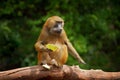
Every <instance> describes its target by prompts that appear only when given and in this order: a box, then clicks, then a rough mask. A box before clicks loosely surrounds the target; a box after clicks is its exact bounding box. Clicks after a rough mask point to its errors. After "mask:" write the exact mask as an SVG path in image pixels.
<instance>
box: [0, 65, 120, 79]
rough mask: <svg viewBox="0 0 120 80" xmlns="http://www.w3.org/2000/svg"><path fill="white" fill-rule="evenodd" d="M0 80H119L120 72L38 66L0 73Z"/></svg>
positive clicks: (75, 67)
mask: <svg viewBox="0 0 120 80" xmlns="http://www.w3.org/2000/svg"><path fill="white" fill-rule="evenodd" d="M0 80H120V72H104V71H102V70H93V69H91V70H84V69H80V68H79V67H78V66H67V65H64V66H63V67H62V68H57V67H52V68H51V69H50V70H47V69H45V68H43V67H42V66H40V65H37V66H31V67H23V68H18V69H13V70H8V71H2V72H0Z"/></svg>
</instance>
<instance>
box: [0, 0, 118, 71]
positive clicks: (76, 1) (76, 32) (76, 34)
mask: <svg viewBox="0 0 120 80" xmlns="http://www.w3.org/2000/svg"><path fill="white" fill-rule="evenodd" d="M119 3H120V0H100V1H98V0H60V1H57V0H52V1H50V0H49V1H48V0H25V1H24V0H1V1H0V70H8V69H12V68H17V67H23V66H30V65H36V64H37V58H36V55H37V52H36V51H35V50H34V44H35V42H36V40H37V38H38V36H39V33H40V30H41V28H42V25H43V24H44V22H45V21H46V19H47V18H48V17H50V16H53V15H58V16H61V17H62V18H63V19H64V20H65V27H64V28H65V30H66V32H67V35H68V37H69V39H70V41H71V42H72V44H73V45H74V47H75V48H76V50H77V51H78V52H79V53H80V55H81V56H82V57H83V59H84V60H85V61H86V63H87V64H86V65H83V64H79V63H78V62H77V61H76V60H75V59H74V58H73V57H71V56H69V59H68V62H67V64H68V65H79V66H80V67H81V68H85V69H91V68H93V69H98V68H100V69H103V70H106V71H120V54H119V53H120V5H119Z"/></svg>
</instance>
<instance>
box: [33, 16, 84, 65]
mask: <svg viewBox="0 0 120 80" xmlns="http://www.w3.org/2000/svg"><path fill="white" fill-rule="evenodd" d="M57 22H58V23H61V25H62V27H61V28H62V31H61V32H60V33H57V31H56V32H54V30H55V29H54V26H55V25H56V23H57ZM63 26H64V20H63V19H62V18H60V17H59V16H52V17H50V18H48V19H47V21H46V22H45V24H44V25H43V28H42V31H41V34H40V36H39V38H38V40H37V42H36V43H35V48H36V50H37V51H38V64H55V65H57V66H62V65H63V64H65V63H66V61H67V58H68V51H69V52H70V53H71V55H73V56H74V57H75V58H76V59H77V60H78V61H79V62H81V63H84V61H83V60H82V59H81V57H80V56H79V55H78V53H77V52H76V50H75V49H74V48H73V46H72V44H71V43H70V42H69V40H68V38H67V36H66V33H65V31H64V29H63ZM47 44H54V45H56V46H57V47H58V49H57V50H56V51H50V50H49V49H47V48H46V47H45V45H47ZM53 59H54V60H55V61H56V62H57V64H56V63H53V62H52V60H53Z"/></svg>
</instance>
